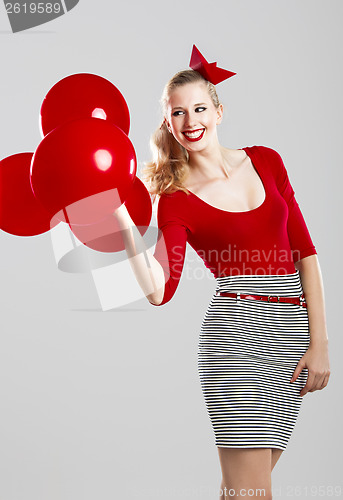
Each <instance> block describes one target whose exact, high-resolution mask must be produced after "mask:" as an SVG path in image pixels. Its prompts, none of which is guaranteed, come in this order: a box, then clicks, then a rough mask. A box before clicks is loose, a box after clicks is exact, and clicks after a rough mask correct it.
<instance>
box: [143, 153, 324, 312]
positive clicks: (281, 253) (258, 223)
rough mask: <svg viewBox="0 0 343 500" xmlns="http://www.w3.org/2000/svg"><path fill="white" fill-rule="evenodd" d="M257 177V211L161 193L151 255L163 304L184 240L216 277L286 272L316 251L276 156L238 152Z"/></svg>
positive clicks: (170, 290) (176, 276)
mask: <svg viewBox="0 0 343 500" xmlns="http://www.w3.org/2000/svg"><path fill="white" fill-rule="evenodd" d="M242 149H244V151H245V152H246V153H247V155H248V156H249V157H250V159H251V162H252V164H253V166H254V168H255V170H256V171H257V173H258V175H259V176H260V178H261V181H262V183H263V186H264V190H265V199H264V201H263V203H262V204H261V205H260V206H258V207H257V208H255V209H253V210H249V211H244V212H229V211H226V210H221V209H219V208H216V207H214V206H212V205H209V204H208V203H206V202H205V201H203V200H202V199H201V198H199V197H198V196H196V195H195V194H193V193H191V194H189V195H188V194H187V193H185V192H184V191H180V190H179V191H175V192H174V193H170V194H165V193H164V194H162V195H161V196H160V198H159V201H158V208H157V222H158V227H159V229H160V231H161V233H160V234H161V237H160V238H159V239H158V241H157V244H156V247H155V252H154V257H155V258H156V259H157V260H158V262H159V263H160V264H161V266H162V268H163V271H164V276H165V280H166V284H165V289H164V295H163V300H162V302H161V303H160V304H153V305H163V304H165V303H166V302H168V301H169V300H170V299H171V298H172V297H173V295H174V293H175V291H176V288H177V286H178V283H179V280H180V277H181V274H182V269H183V265H184V258H185V251H186V243H187V242H188V243H189V244H190V245H191V247H192V248H194V250H195V251H196V252H197V254H198V255H199V256H200V257H201V258H202V259H203V261H204V263H205V266H206V267H207V268H209V269H210V271H211V272H212V273H213V275H214V277H215V278H218V277H221V276H231V275H238V274H239V275H250V274H268V275H271V274H277V275H280V274H290V273H294V272H296V268H295V266H294V263H295V262H297V261H298V260H300V259H303V258H304V257H307V256H309V255H312V254H316V253H317V251H316V249H315V246H314V245H313V242H312V240H311V236H310V234H309V231H308V229H307V226H306V223H305V220H304V217H303V215H302V213H301V211H300V208H299V205H298V203H297V201H296V199H295V195H294V190H293V188H292V186H291V183H290V181H289V178H288V174H287V171H286V168H285V166H284V163H283V160H282V158H281V156H280V155H279V153H277V152H276V151H275V150H274V149H271V148H268V147H266V146H250V147H245V148H242Z"/></svg>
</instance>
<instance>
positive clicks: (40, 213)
mask: <svg viewBox="0 0 343 500" xmlns="http://www.w3.org/2000/svg"><path fill="white" fill-rule="evenodd" d="M32 156H33V153H17V154H14V155H12V156H8V157H7V158H4V159H3V160H1V161H0V227H1V229H2V230H3V231H6V232H7V233H10V234H13V235H16V236H36V235H38V234H42V233H45V232H46V231H49V230H50V229H51V228H52V227H54V226H56V224H58V223H59V222H60V221H59V220H57V219H54V218H51V216H50V214H49V213H48V212H47V211H46V210H45V209H44V207H43V206H42V204H41V203H40V202H39V201H38V200H37V198H36V197H35V196H34V194H33V192H32V189H31V184H30V165H31V159H32Z"/></svg>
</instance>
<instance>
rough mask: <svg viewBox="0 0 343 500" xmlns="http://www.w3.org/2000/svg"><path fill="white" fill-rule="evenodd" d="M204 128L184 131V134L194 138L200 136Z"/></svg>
mask: <svg viewBox="0 0 343 500" xmlns="http://www.w3.org/2000/svg"><path fill="white" fill-rule="evenodd" d="M203 131H204V129H202V130H198V131H197V132H184V134H185V135H186V136H187V137H190V138H191V139H196V138H197V137H200V136H201V134H202V133H203Z"/></svg>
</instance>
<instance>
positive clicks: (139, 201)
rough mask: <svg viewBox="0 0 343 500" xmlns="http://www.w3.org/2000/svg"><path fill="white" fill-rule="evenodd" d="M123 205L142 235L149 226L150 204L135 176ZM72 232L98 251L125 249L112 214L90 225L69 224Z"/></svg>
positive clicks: (144, 188) (146, 191)
mask: <svg viewBox="0 0 343 500" xmlns="http://www.w3.org/2000/svg"><path fill="white" fill-rule="evenodd" d="M124 205H125V206H126V208H127V210H128V212H129V214H130V217H131V219H132V220H133V222H134V223H135V225H136V226H137V228H138V230H139V232H140V234H141V235H142V236H143V235H144V233H145V232H146V230H147V229H148V227H149V224H150V220H151V215H152V206H151V198H150V194H149V192H148V190H147V189H146V187H145V186H144V184H143V182H142V181H141V180H140V179H139V178H138V177H135V179H134V181H133V184H132V189H131V190H130V192H129V194H128V196H127V198H126V200H125V202H124ZM70 228H71V230H72V232H73V233H74V234H75V236H76V237H77V238H78V240H79V241H81V242H82V243H84V244H85V245H86V246H87V247H89V248H92V249H93V250H97V251H99V252H119V251H121V250H125V245H124V242H123V239H122V236H121V232H120V227H119V224H118V222H117V219H116V218H115V216H114V215H109V216H108V217H107V218H106V219H104V220H103V221H101V222H99V223H96V224H90V225H72V224H71V225H70Z"/></svg>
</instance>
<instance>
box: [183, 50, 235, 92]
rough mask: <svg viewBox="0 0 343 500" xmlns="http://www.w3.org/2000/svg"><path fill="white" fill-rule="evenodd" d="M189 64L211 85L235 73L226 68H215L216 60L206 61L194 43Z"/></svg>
mask: <svg viewBox="0 0 343 500" xmlns="http://www.w3.org/2000/svg"><path fill="white" fill-rule="evenodd" d="M189 66H190V67H191V68H192V69H194V70H195V71H198V72H199V73H200V74H201V75H202V76H203V77H204V78H206V80H208V81H209V82H211V83H213V85H217V83H220V82H222V81H223V80H226V79H227V78H230V77H231V76H233V75H236V73H233V72H232V71H228V70H227V69H223V68H217V63H216V62H213V63H209V62H207V61H206V59H205V58H204V56H203V55H202V54H201V53H200V51H199V50H198V49H197V47H196V46H195V45H193V51H192V55H191V61H190V63H189Z"/></svg>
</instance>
